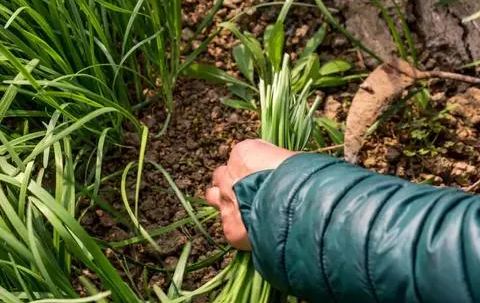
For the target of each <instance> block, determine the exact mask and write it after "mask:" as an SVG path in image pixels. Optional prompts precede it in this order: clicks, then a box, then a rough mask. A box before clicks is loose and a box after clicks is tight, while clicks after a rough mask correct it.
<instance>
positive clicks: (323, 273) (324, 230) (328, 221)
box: [319, 175, 371, 302]
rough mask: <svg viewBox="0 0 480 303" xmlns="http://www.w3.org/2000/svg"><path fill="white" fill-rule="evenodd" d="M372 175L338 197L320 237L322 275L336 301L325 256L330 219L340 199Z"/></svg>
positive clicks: (363, 178)
mask: <svg viewBox="0 0 480 303" xmlns="http://www.w3.org/2000/svg"><path fill="white" fill-rule="evenodd" d="M370 176H371V175H366V176H363V177H361V178H359V179H358V180H356V182H355V183H353V184H352V185H351V186H349V187H348V188H346V189H345V190H344V191H343V193H342V194H341V195H340V196H339V197H338V199H337V201H336V203H335V205H333V207H332V209H331V210H330V213H329V214H328V217H327V219H326V220H325V224H324V228H323V233H322V236H321V237H320V244H319V245H320V256H321V257H320V262H321V263H320V268H321V270H322V275H323V279H324V280H325V284H326V285H327V289H328V292H329V294H330V296H331V297H332V300H333V301H334V302H338V301H337V299H336V297H335V293H334V292H333V287H332V284H331V283H330V280H329V279H328V275H327V265H326V263H327V260H326V259H327V258H326V256H325V250H324V248H325V245H324V242H325V234H326V231H327V228H328V225H329V224H330V221H331V219H332V215H333V213H334V212H335V209H336V207H337V206H338V204H340V201H341V200H342V199H343V198H344V197H345V196H346V195H347V194H348V192H349V191H350V190H352V189H353V188H354V187H355V186H357V185H358V184H359V183H361V182H362V181H364V180H366V179H368V178H369V177H370Z"/></svg>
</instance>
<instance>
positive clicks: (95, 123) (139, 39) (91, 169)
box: [0, 0, 222, 303]
mask: <svg viewBox="0 0 480 303" xmlns="http://www.w3.org/2000/svg"><path fill="white" fill-rule="evenodd" d="M221 3H222V1H218V2H217V5H216V6H215V8H214V10H212V12H211V13H210V14H208V15H207V16H206V18H205V21H204V22H202V25H201V27H200V28H199V29H198V32H200V31H201V29H202V28H204V27H206V26H208V24H209V23H210V22H211V17H212V16H213V14H214V12H215V10H216V9H218V8H219V7H220V5H221ZM180 10H181V0H175V1H158V0H140V1H137V0H122V1H120V0H112V1H103V0H66V1H57V0H0V24H1V25H0V27H1V28H0V92H1V93H0V98H1V100H0V121H1V123H0V301H2V302H8V303H20V302H36V301H38V300H40V301H41V302H60V301H61V302H70V300H73V301H71V302H101V303H104V302H115V303H132V302H133V303H135V302H144V301H153V300H151V298H149V297H148V298H147V296H148V295H149V294H148V292H147V291H145V292H143V291H139V290H138V289H137V287H136V285H135V283H133V281H132V279H131V278H130V281H128V283H127V282H125V281H124V278H123V277H121V275H120V274H119V273H118V269H117V268H116V267H114V266H113V264H112V263H111V261H110V260H109V259H108V258H107V257H106V256H105V253H104V250H105V248H110V247H111V246H110V245H109V244H108V243H103V242H101V241H98V240H96V239H93V238H92V237H91V236H90V235H89V234H88V233H87V232H86V230H85V229H84V228H83V227H82V226H81V224H80V223H79V219H78V218H79V217H81V215H82V213H80V211H79V206H80V204H81V203H82V202H83V203H85V201H87V202H90V205H94V204H95V205H97V206H99V207H101V208H103V209H104V210H105V211H107V212H109V213H111V214H112V215H113V216H114V217H115V218H116V219H117V220H118V221H121V222H122V223H124V224H125V226H130V227H131V228H132V230H134V231H136V232H137V234H138V237H135V238H133V239H129V240H130V242H129V241H125V243H113V246H115V245H118V246H123V245H128V244H129V243H136V242H135V241H145V240H147V241H150V242H153V241H152V240H151V237H153V236H155V235H159V234H161V233H163V232H165V231H167V230H171V229H172V228H176V227H179V226H182V225H185V224H190V223H192V222H194V221H195V220H193V219H191V218H189V219H188V220H183V221H182V222H180V223H178V222H177V224H175V225H172V226H170V227H168V228H164V229H161V230H156V231H150V232H148V233H147V232H145V230H144V229H143V228H142V227H141V226H140V225H139V224H138V221H137V220H136V218H137V208H138V191H139V189H138V186H137V189H135V191H136V192H135V201H134V202H135V208H134V209H133V210H131V209H129V208H128V209H127V210H128V213H129V215H131V220H129V219H128V218H125V217H124V216H121V215H120V214H118V213H117V212H116V211H115V210H114V209H113V208H112V207H111V206H110V205H109V204H108V203H106V202H105V201H102V199H101V198H100V197H99V195H98V194H99V192H100V190H101V186H102V184H103V182H104V181H106V180H109V179H112V178H116V177H118V176H122V171H123V170H122V171H120V172H117V173H113V174H112V175H108V176H103V175H102V173H103V171H102V164H103V161H104V157H105V155H106V154H108V150H109V149H110V148H111V147H112V146H115V145H117V146H118V145H119V144H121V143H122V137H123V136H122V132H123V130H124V129H125V128H127V129H128V130H129V131H136V132H138V133H139V134H140V135H139V136H140V137H141V138H142V143H141V144H142V146H141V147H140V148H141V149H142V150H143V152H141V155H142V156H141V157H140V158H139V161H137V162H135V163H132V164H130V165H129V166H128V167H127V169H126V170H125V171H127V172H128V170H130V169H131V168H133V167H136V168H137V171H138V173H137V183H136V184H137V185H138V184H139V182H140V180H141V171H142V169H143V162H144V161H143V153H144V151H145V145H146V143H145V142H146V138H147V135H148V130H147V129H146V127H145V126H143V125H141V123H140V122H139V121H138V120H137V119H136V118H135V116H134V115H133V113H132V112H133V111H134V110H135V108H138V106H139V104H140V105H141V104H142V103H143V104H144V102H143V101H148V100H145V96H144V95H143V90H144V89H145V88H146V87H149V88H153V87H155V85H154V84H152V82H155V81H153V79H152V78H154V77H155V74H154V72H158V73H160V78H161V79H162V81H161V85H162V91H163V95H164V96H165V99H166V104H167V106H168V107H169V109H170V112H171V109H172V108H173V99H172V98H171V97H170V96H171V94H170V93H169V92H171V90H173V88H174V84H175V78H176V75H177V74H178V73H179V72H180V71H181V70H182V69H183V68H185V67H186V66H188V64H189V63H191V62H192V61H193V60H194V58H195V57H196V55H198V54H199V53H200V52H201V51H202V49H204V47H205V46H206V43H204V44H202V45H201V47H199V48H197V49H196V50H195V51H193V52H192V53H190V54H186V58H185V61H182V62H181V61H180V56H181V52H182V50H181V49H180V34H181V26H182V24H181V21H180V20H181V11H180ZM207 40H208V39H207ZM167 53H168V55H167ZM124 175H125V174H124ZM122 177H124V178H123V179H122V181H123V187H122V190H123V192H122V197H123V198H125V196H126V193H125V191H126V186H125V176H122ZM124 200H125V199H124ZM211 214H212V211H206V212H204V213H200V214H196V216H197V217H198V218H205V217H208V216H210V215H211ZM196 220H197V219H196ZM194 223H195V222H194ZM152 245H153V244H152ZM120 261H121V260H120ZM120 261H119V263H121V264H122V265H124V263H123V262H120ZM126 268H128V266H126ZM85 272H87V273H92V274H94V275H95V276H96V277H98V279H96V281H95V284H94V283H92V281H89V280H88V279H87V278H86V277H85V276H82V275H83V274H84V273H85ZM126 274H127V276H128V275H129V273H128V272H127V271H126ZM177 275H178V274H177ZM77 278H78V279H77ZM74 281H78V282H79V283H80V284H81V285H82V286H83V290H84V291H85V293H86V294H88V295H89V296H90V297H83V298H80V294H79V292H78V287H77V284H78V283H72V282H74ZM74 284H75V285H74ZM97 288H98V289H97Z"/></svg>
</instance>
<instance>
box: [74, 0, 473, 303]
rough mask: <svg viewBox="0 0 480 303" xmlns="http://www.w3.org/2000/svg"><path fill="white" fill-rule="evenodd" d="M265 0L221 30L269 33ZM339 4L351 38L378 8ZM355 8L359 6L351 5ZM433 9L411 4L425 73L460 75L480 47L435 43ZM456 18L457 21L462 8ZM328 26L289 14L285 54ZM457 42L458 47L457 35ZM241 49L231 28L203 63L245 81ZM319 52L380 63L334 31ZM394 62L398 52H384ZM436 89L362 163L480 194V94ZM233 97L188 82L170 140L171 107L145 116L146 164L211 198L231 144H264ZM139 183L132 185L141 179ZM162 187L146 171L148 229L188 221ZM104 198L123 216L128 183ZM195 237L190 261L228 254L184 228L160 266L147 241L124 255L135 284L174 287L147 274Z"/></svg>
mask: <svg viewBox="0 0 480 303" xmlns="http://www.w3.org/2000/svg"><path fill="white" fill-rule="evenodd" d="M259 2H261V1H237V0H227V1H225V6H226V8H224V9H222V10H221V11H220V12H219V13H218V14H217V16H216V24H219V23H220V22H222V21H225V20H227V19H229V18H230V17H232V16H234V15H236V14H238V13H239V12H242V11H246V12H247V14H245V15H244V16H243V17H242V18H241V19H240V20H239V25H240V26H241V28H242V29H244V30H248V31H250V32H252V33H253V34H254V35H256V36H261V35H262V34H263V31H264V29H265V27H266V26H267V25H268V24H271V23H272V22H274V20H275V19H276V16H277V14H278V10H279V7H278V8H275V7H273V8H272V7H265V8H258V9H248V8H249V7H250V8H251V7H252V6H253V5H254V4H258V3H259ZM334 2H335V3H330V4H331V6H332V7H336V8H340V9H342V12H343V14H340V13H338V14H337V15H338V16H339V17H342V16H343V17H344V18H346V19H344V21H345V24H346V25H347V27H349V28H350V30H351V31H352V30H353V29H354V28H355V27H356V28H359V24H358V22H359V21H358V18H357V16H356V14H355V13H354V12H355V9H357V10H360V11H364V10H366V9H370V7H363V8H359V7H358V5H360V6H361V5H362V4H358V3H360V2H361V1H334ZM352 2H358V3H357V4H352ZM417 2H418V1H417ZM427 2H429V1H424V2H423V4H421V5H420V4H418V5H417V4H413V6H414V7H413V8H412V5H410V6H406V9H407V13H408V14H407V16H410V17H411V18H415V20H416V21H415V22H413V23H412V24H411V25H413V26H412V29H413V30H414V38H415V42H416V46H417V50H418V52H419V54H420V58H421V63H422V66H423V67H425V68H426V69H434V68H442V69H450V70H453V69H456V68H458V67H459V66H461V65H462V64H465V63H468V62H469V61H471V59H474V58H475V57H474V56H476V55H477V54H478V55H479V56H478V58H480V52H479V51H478V50H480V46H479V48H478V50H477V49H476V48H475V47H476V46H475V45H474V44H472V43H469V42H462V45H463V46H462V45H460V46H457V45H455V46H454V47H450V46H449V44H448V43H447V44H445V45H443V46H442V45H440V46H439V45H438V43H437V44H435V43H432V37H431V36H429V35H430V34H427V35H426V32H425V31H424V30H423V27H422V24H426V25H428V24H429V22H428V20H427V19H426V18H427V17H425V16H421V15H419V12H421V10H422V9H425V8H423V5H427V4H426V3H427ZM430 2H431V1H430ZM349 3H350V4H349ZM212 5H213V1H207V0H187V1H184V21H185V23H186V25H187V26H189V27H191V28H192V29H193V28H195V26H196V25H197V23H198V22H199V21H200V20H201V17H202V16H203V14H204V13H205V12H207V11H208V9H209V8H210V7H211V6H212ZM363 5H366V4H363ZM472 11H473V8H472ZM357 12H358V11H357ZM414 12H415V14H413V13H414ZM412 14H413V15H412ZM451 14H453V16H455V12H454V11H453V13H451ZM322 22H323V20H322V18H321V15H320V12H319V11H318V8H315V7H312V8H308V7H300V8H299V7H295V8H294V9H293V10H292V11H291V12H290V14H289V16H288V18H287V21H286V32H287V36H288V40H287V47H286V50H287V52H289V53H290V54H291V55H292V57H293V58H295V54H296V53H298V52H299V51H300V50H301V49H302V47H303V46H304V44H305V43H306V41H307V40H308V38H309V37H310V36H311V35H312V33H313V32H314V31H315V30H316V29H317V28H318V27H319V26H320V25H321V24H322ZM377 22H378V21H377V20H376V21H375V22H373V23H372V24H371V26H375V28H377V29H379V28H380V32H379V34H378V36H377V37H375V38H372V39H371V40H369V37H368V35H367V34H365V32H358V33H355V34H358V35H359V37H361V38H362V42H364V43H365V44H367V45H369V46H371V47H372V48H374V50H375V44H376V43H380V46H382V47H383V48H382V47H380V48H378V47H377V49H382V51H385V52H390V51H391V50H393V49H394V46H393V47H391V48H390V46H391V45H390V42H385V41H382V40H381V39H383V38H382V37H383V36H384V34H385V33H384V32H383V30H384V29H385V26H384V25H383V26H379V25H378V24H377ZM422 22H423V23H422ZM426 25H425V26H426ZM214 26H215V25H214ZM214 26H212V29H211V30H212V31H213V28H214ZM456 26H460V25H458V24H457V25H456ZM472 26H473V25H472ZM360 27H361V26H360ZM367 27H368V26H367ZM361 28H363V27H361ZM362 30H363V29H362ZM362 30H361V31H362ZM464 30H465V31H464V33H463V35H462V37H461V39H467V40H468V39H474V38H475V37H476V36H475V35H480V31H477V32H475V31H474V30H469V29H464ZM190 34H191V33H190V32H189V30H188V28H187V29H184V31H183V35H184V36H185V39H188V37H189V36H190ZM452 35H453V34H452ZM452 37H453V38H452V39H454V40H455V39H457V38H458V37H457V36H452ZM472 37H473V38H472ZM200 38H201V37H199V39H200ZM462 41H463V40H462ZM468 41H470V40H468ZM477 41H480V40H477ZM437 42H438V41H437ZM236 43H237V41H236V40H235V39H234V37H233V36H232V35H231V34H229V33H228V32H227V31H222V32H221V34H220V35H219V36H218V37H216V38H215V39H214V40H213V43H211V45H210V47H209V49H208V51H207V53H206V54H204V55H203V57H202V58H201V60H203V61H205V62H208V63H213V64H215V65H216V66H217V67H219V68H222V69H224V70H227V71H229V72H230V73H232V74H234V75H238V74H237V73H236V69H235V66H234V63H233V60H232V57H231V48H232V46H233V45H235V44H236ZM462 47H463V48H462ZM442 48H443V49H442ZM319 53H320V56H321V57H322V58H324V59H331V58H343V59H345V60H347V61H349V62H351V63H353V64H354V65H355V69H356V70H357V71H364V70H366V69H368V68H371V67H372V65H373V63H372V62H371V60H369V59H368V58H365V57H364V56H362V55H360V53H359V52H358V51H357V50H355V49H354V48H353V46H352V45H351V44H350V43H349V41H348V40H347V39H346V38H344V37H343V36H341V35H340V34H338V33H335V32H334V31H331V32H330V33H329V34H328V36H327V40H326V42H325V43H324V44H323V45H322V46H321V47H320V49H319ZM385 55H386V56H388V55H390V54H388V53H385ZM469 72H473V71H469ZM359 84H360V83H359V82H357V83H351V84H350V85H349V86H348V87H342V88H340V89H335V90H327V91H319V92H318V94H319V95H322V96H324V101H323V103H322V106H321V109H320V110H319V111H318V115H319V116H321V115H326V116H327V117H329V118H331V119H335V120H337V121H338V122H339V123H342V122H344V121H345V119H346V117H347V114H348V108H349V105H350V102H351V100H352V99H353V96H354V94H355V92H356V91H357V89H358V87H359ZM428 87H429V90H430V95H431V96H432V97H431V108H430V109H429V110H428V111H425V110H422V109H420V108H419V107H418V105H417V104H415V103H414V102H410V103H407V104H406V106H405V107H404V108H402V109H400V110H398V111H397V112H396V114H395V115H394V116H393V117H391V118H390V119H389V120H388V121H387V122H385V123H384V124H383V125H382V126H381V127H380V128H379V129H378V130H377V132H376V133H374V134H373V135H372V136H371V137H370V138H369V140H368V142H367V143H366V145H365V147H364V149H363V150H362V152H361V154H360V160H359V164H360V165H362V166H364V167H366V168H368V169H372V170H375V171H377V172H380V173H384V174H391V175H396V176H399V177H401V178H404V179H407V180H411V181H414V182H425V183H431V184H433V185H438V186H455V187H461V188H464V189H468V190H472V191H475V190H476V188H475V187H471V186H472V185H474V183H475V182H476V181H477V180H479V179H480V174H479V172H478V169H476V168H478V167H479V163H480V152H479V151H480V149H479V147H480V140H479V138H478V130H479V126H480V110H479V108H480V106H479V105H480V90H477V89H475V88H471V87H470V86H469V85H466V84H463V83H458V82H452V81H444V80H431V81H429V83H428ZM152 93H154V92H152ZM229 96H230V95H229V92H228V90H227V89H226V88H225V87H223V86H222V85H218V84H210V83H206V82H204V81H201V80H191V79H182V80H180V81H179V82H178V85H177V89H176V93H175V100H176V109H175V114H174V116H173V120H172V122H171V124H170V127H169V128H168V130H167V132H166V133H165V135H164V136H162V137H160V138H158V139H155V138H154V135H155V134H156V133H158V132H159V131H160V129H161V128H162V126H163V122H164V120H165V112H164V106H163V104H161V103H160V102H156V103H152V104H150V105H148V106H147V107H146V108H144V109H142V110H140V111H139V112H138V117H139V118H140V119H141V120H142V121H143V123H145V124H146V125H147V126H148V127H149V129H150V134H151V137H150V140H149V144H148V147H147V153H146V157H147V158H148V159H151V160H154V161H157V162H158V163H160V164H161V165H163V166H164V167H165V168H166V169H167V170H168V171H169V172H170V173H171V174H172V177H173V178H174V180H176V183H177V185H178V187H179V188H180V189H181V190H182V191H183V192H184V193H185V194H186V195H188V196H191V197H197V198H202V197H203V196H204V192H205V189H206V188H207V187H208V186H209V183H210V181H211V179H210V176H211V173H212V171H213V169H214V168H215V167H217V166H219V165H222V164H223V163H225V161H226V160H227V158H228V154H229V151H230V150H231V148H232V146H233V145H234V144H235V143H237V142H239V141H242V140H244V139H247V138H256V137H258V135H257V131H258V118H257V117H256V115H255V114H252V113H251V112H247V111H241V110H232V109H230V108H228V107H226V106H224V105H222V104H221V102H220V101H221V100H222V99H225V98H228V97H229ZM449 104H457V106H456V108H452V109H451V110H449V111H446V112H445V111H444V109H445V108H446V107H447V105H449ZM125 145H127V146H139V138H138V135H137V134H136V133H135V132H131V133H126V134H125ZM330 152H331V153H333V152H335V151H330ZM108 158H109V159H110V161H109V163H108V164H107V165H106V168H105V170H106V173H112V172H115V171H117V170H119V169H123V168H124V167H125V165H126V164H127V163H128V162H130V161H132V160H135V159H137V158H138V151H137V150H136V149H131V148H123V149H122V150H121V151H118V152H115V153H112V154H110V155H108ZM131 185H132V188H133V187H134V179H133V178H132V179H131ZM162 188H164V189H166V188H168V184H167V183H166V181H165V180H164V179H163V177H162V175H161V174H160V173H159V172H158V171H157V170H155V169H154V168H153V167H149V166H147V167H146V169H145V172H144V177H143V183H142V190H141V197H140V201H141V204H140V215H139V218H140V223H141V224H142V225H143V226H144V227H146V229H147V230H151V229H154V228H157V227H159V226H166V225H168V224H170V223H172V222H174V221H176V220H178V219H180V218H183V217H185V216H186V213H185V210H184V208H183V207H182V206H181V204H180V203H179V202H178V200H177V198H176V197H175V195H173V194H172V193H169V192H168V191H164V190H162ZM131 192H132V193H133V192H134V191H133V190H132V191H131ZM102 198H103V199H104V200H105V201H108V202H109V203H110V204H112V205H113V206H114V208H116V209H117V210H119V211H121V210H123V204H122V202H121V198H120V193H119V184H117V183H116V181H111V182H110V184H109V186H106V187H105V188H104V190H103V192H102ZM131 200H133V199H131ZM82 223H83V225H84V226H86V227H87V229H88V230H89V231H90V232H91V233H92V234H93V235H95V236H97V237H99V238H101V239H105V240H108V241H119V240H122V239H126V238H129V237H131V236H133V235H132V234H129V233H128V232H127V231H126V230H127V228H124V226H122V224H121V223H120V222H117V221H116V220H115V219H114V218H113V217H111V216H110V215H109V214H107V213H106V212H104V211H102V210H100V209H94V210H92V211H90V212H88V213H87V215H86V216H85V217H84V218H83V221H82ZM207 227H208V231H209V233H210V234H211V235H212V236H213V238H214V239H215V240H217V241H218V242H219V243H221V244H226V243H225V240H223V236H222V232H221V226H220V223H219V222H218V221H216V222H210V223H208V224H207ZM188 237H192V238H193V249H192V253H191V255H190V261H192V262H195V261H199V260H202V259H205V258H206V257H207V256H210V255H212V254H216V253H218V252H219V251H218V249H217V248H215V247H214V246H213V245H211V244H210V243H208V241H207V240H205V239H204V238H203V236H202V235H200V234H199V233H196V232H195V230H188V229H176V230H174V231H171V232H170V233H168V234H166V235H164V236H161V237H160V238H159V239H157V243H158V244H159V245H160V247H161V249H162V250H163V251H162V254H161V260H158V259H156V257H154V254H153V253H151V252H150V249H149V248H148V245H146V244H145V245H143V244H138V245H133V246H131V247H129V248H128V249H126V250H124V251H123V252H124V253H125V254H126V255H128V256H129V258H130V260H131V261H132V262H129V264H130V268H129V270H130V272H131V275H132V276H133V277H135V281H136V282H137V287H138V288H139V289H142V287H143V285H144V284H156V285H159V286H166V285H165V283H166V282H167V281H168V279H167V274H166V273H164V272H160V271H156V270H155V269H152V270H149V271H148V274H147V275H146V276H145V275H143V272H144V266H143V265H150V266H152V267H155V266H157V267H163V266H164V267H167V268H169V267H171V268H174V267H175V264H176V262H177V261H178V257H179V255H180V252H181V250H182V248H183V246H184V244H185V243H186V241H187V238H188ZM120 250H121V249H120ZM114 255H115V253H114V252H112V253H111V254H110V256H111V259H112V260H115V258H114ZM229 257H230V256H229V255H227V256H226V257H224V258H222V259H221V260H220V261H218V262H216V263H214V264H212V265H211V266H209V267H207V268H204V269H201V270H198V271H194V272H191V273H189V274H188V275H187V277H186V279H185V282H184V288H185V289H194V288H197V287H198V286H200V285H201V284H204V283H205V282H206V281H208V280H209V279H211V278H212V277H213V276H214V275H216V274H217V272H218V270H219V269H221V268H222V267H224V266H225V264H226V263H227V262H228V260H229ZM135 262H136V263H135ZM202 300H205V298H199V299H197V301H196V302H203V301H202Z"/></svg>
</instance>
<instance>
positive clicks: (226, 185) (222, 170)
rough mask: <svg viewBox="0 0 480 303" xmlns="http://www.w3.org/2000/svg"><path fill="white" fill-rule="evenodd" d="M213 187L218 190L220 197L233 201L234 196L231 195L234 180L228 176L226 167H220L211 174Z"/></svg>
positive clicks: (228, 172)
mask: <svg viewBox="0 0 480 303" xmlns="http://www.w3.org/2000/svg"><path fill="white" fill-rule="evenodd" d="M213 183H214V186H217V187H218V188H220V194H221V197H222V198H224V199H227V200H232V201H233V200H234V199H235V194H234V193H233V184H234V180H233V178H232V176H231V175H230V171H229V170H228V168H227V166H221V167H219V168H217V169H216V170H215V172H214V173H213Z"/></svg>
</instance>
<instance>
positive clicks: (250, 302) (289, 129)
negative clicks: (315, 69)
mask: <svg viewBox="0 0 480 303" xmlns="http://www.w3.org/2000/svg"><path fill="white" fill-rule="evenodd" d="M289 63H290V57H289V56H288V55H285V56H284V58H283V63H282V66H281V68H280V69H279V71H274V72H272V74H273V78H272V82H271V83H267V82H266V81H265V80H264V79H260V81H259V92H260V110H261V137H262V139H264V140H266V141H269V142H271V143H273V144H275V145H277V146H279V147H283V148H286V149H289V150H292V151H301V150H303V149H304V148H305V147H306V145H307V143H308V141H309V138H310V134H311V132H312V128H313V113H314V111H315V109H316V108H317V107H318V105H319V104H320V101H321V100H320V98H319V97H317V98H316V99H315V101H314V102H313V103H312V106H309V103H308V100H309V98H310V96H311V92H312V90H311V87H312V83H313V81H312V80H310V81H308V83H307V84H306V85H305V87H304V88H303V89H302V90H301V92H300V94H296V93H294V92H293V91H292V88H291V81H292V80H291V78H292V76H291V70H290V64H289ZM221 286H223V287H222V289H221V290H220V291H217V292H213V291H215V289H218V288H219V287H221ZM180 293H181V294H182V296H181V297H178V298H176V299H173V300H168V299H164V300H162V303H164V302H165V303H166V302H168V303H183V302H191V300H192V299H193V298H194V297H196V296H199V295H202V294H206V293H210V294H211V295H212V296H213V298H211V301H210V302H214V303H268V302H275V303H278V302H286V300H287V297H286V295H284V294H281V293H279V292H277V291H275V289H274V288H272V287H271V286H270V284H269V283H268V282H267V281H265V280H264V279H263V278H262V277H261V276H260V274H259V273H257V272H256V271H255V268H254V266H253V261H252V255H251V253H248V252H238V253H237V254H236V256H235V258H234V260H233V261H232V262H231V263H230V264H229V265H228V266H227V267H226V268H225V269H224V270H223V271H222V272H220V273H219V274H218V275H217V276H216V277H215V278H213V279H212V280H210V281H209V282H208V283H206V284H204V285H203V286H202V287H200V288H198V289H197V290H195V291H192V292H186V291H180ZM288 302H296V299H295V298H289V299H288Z"/></svg>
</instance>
